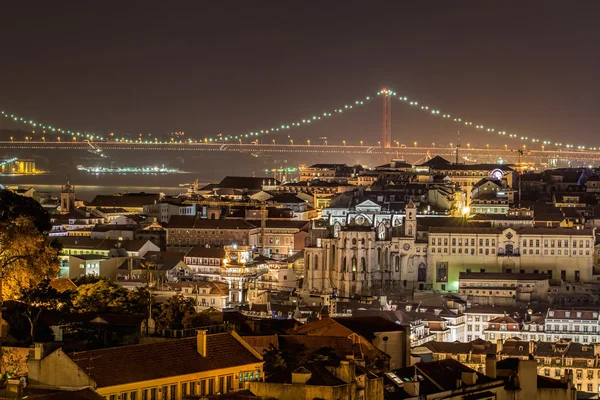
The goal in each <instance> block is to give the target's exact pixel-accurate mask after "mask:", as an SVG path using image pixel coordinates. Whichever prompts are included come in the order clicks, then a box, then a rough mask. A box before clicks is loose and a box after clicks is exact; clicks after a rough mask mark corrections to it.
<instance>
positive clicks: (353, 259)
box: [352, 256, 356, 272]
mask: <svg viewBox="0 0 600 400" xmlns="http://www.w3.org/2000/svg"><path fill="white" fill-rule="evenodd" d="M352 272H356V257H355V256H354V257H352Z"/></svg>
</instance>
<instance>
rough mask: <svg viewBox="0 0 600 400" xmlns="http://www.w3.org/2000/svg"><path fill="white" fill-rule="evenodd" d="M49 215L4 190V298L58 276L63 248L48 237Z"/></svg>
mask: <svg viewBox="0 0 600 400" xmlns="http://www.w3.org/2000/svg"><path fill="white" fill-rule="evenodd" d="M51 227H52V225H51V224H50V218H49V216H48V213H46V211H45V210H44V209H43V208H42V206H41V205H40V204H38V203H37V202H36V201H35V200H33V199H31V198H28V197H23V196H19V195H17V194H15V193H13V192H10V191H8V190H0V271H1V272H2V274H3V284H2V287H1V289H2V298H3V299H16V298H17V297H19V294H20V290H21V289H24V288H25V289H26V288H29V287H34V286H37V285H38V284H39V283H40V282H42V281H43V280H45V279H49V278H54V277H56V276H57V275H58V272H59V267H58V254H59V252H60V245H59V243H58V242H57V241H55V240H52V239H51V238H50V237H49V236H48V232H49V231H50V229H51Z"/></svg>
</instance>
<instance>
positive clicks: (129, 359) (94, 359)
mask: <svg viewBox="0 0 600 400" xmlns="http://www.w3.org/2000/svg"><path fill="white" fill-rule="evenodd" d="M196 343H197V342H196V338H195V337H193V338H186V339H177V340H170V341H166V342H159V343H152V344H140V345H133V346H123V347H114V348H109V349H102V350H92V351H84V352H78V353H71V354H69V357H70V358H71V359H72V360H73V361H74V362H75V363H76V364H77V365H78V366H79V367H80V368H81V369H82V370H83V371H86V372H87V373H88V374H89V376H90V377H91V378H92V379H93V380H94V381H95V382H96V383H97V384H98V387H107V386H114V385H122V384H126V383H132V382H141V381H147V380H152V379H159V378H165V377H171V376H179V375H186V374H193V373H196V372H202V371H212V370H217V369H222V368H228V367H233V366H238V365H247V364H253V363H259V362H261V360H260V359H259V358H257V357H256V356H255V355H254V354H253V353H252V352H250V351H249V350H248V349H247V348H246V347H244V345H243V344H242V343H240V342H239V341H238V340H237V339H236V338H235V337H234V336H233V334H231V333H229V332H227V333H218V334H213V335H208V336H207V338H206V347H207V356H206V357H202V356H201V355H200V354H199V353H198V351H197V345H196ZM116 366H118V368H116Z"/></svg>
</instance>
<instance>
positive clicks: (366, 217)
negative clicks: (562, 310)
mask: <svg viewBox="0 0 600 400" xmlns="http://www.w3.org/2000/svg"><path fill="white" fill-rule="evenodd" d="M323 217H324V219H323V220H319V221H313V222H312V226H311V229H310V231H309V235H308V238H307V241H306V248H305V268H306V274H305V288H307V289H308V290H309V291H312V292H320V293H328V292H331V290H332V288H334V287H335V288H337V290H338V294H339V295H344V296H351V295H356V294H359V295H369V294H378V293H385V292H386V290H412V289H418V290H433V289H435V290H441V291H457V290H458V289H459V287H458V277H459V273H461V272H497V273H499V272H503V273H545V274H547V275H548V277H549V278H550V279H561V280H562V281H565V282H586V281H590V280H591V279H592V272H593V256H594V237H595V236H594V235H595V233H594V230H593V229H580V230H576V229H564V228H539V227H520V228H510V227H496V228H489V227H487V228H485V227H477V225H476V224H471V223H469V222H467V220H465V219H464V218H447V217H437V218H436V217H426V216H422V215H420V216H418V217H417V210H416V207H415V205H414V204H413V203H412V202H410V203H409V204H408V205H407V207H406V211H405V214H404V215H403V214H399V213H393V212H388V211H382V207H381V206H380V205H378V204H377V203H374V202H372V201H365V202H363V203H360V204H357V205H356V206H355V207H354V208H351V209H329V210H328V209H324V210H323Z"/></svg>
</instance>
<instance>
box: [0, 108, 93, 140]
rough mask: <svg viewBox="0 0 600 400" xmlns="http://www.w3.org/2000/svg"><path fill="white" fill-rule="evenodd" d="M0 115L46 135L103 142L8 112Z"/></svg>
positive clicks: (0, 112)
mask: <svg viewBox="0 0 600 400" xmlns="http://www.w3.org/2000/svg"><path fill="white" fill-rule="evenodd" d="M0 115H1V116H3V117H4V118H7V119H10V120H12V121H15V122H18V123H22V124H25V125H30V126H31V127H33V128H39V129H42V130H44V131H47V132H46V133H48V134H50V133H58V134H63V135H71V136H73V137H81V138H87V139H90V140H92V139H99V140H104V138H103V137H102V136H99V135H96V134H94V133H85V132H83V133H82V132H77V131H70V130H66V129H62V128H57V127H56V126H52V125H50V124H44V123H41V122H35V121H33V120H31V119H27V118H23V117H21V116H18V115H15V114H11V113H9V112H8V111H0Z"/></svg>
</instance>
